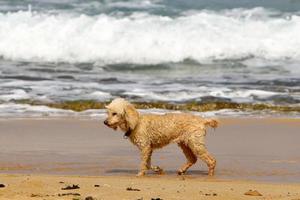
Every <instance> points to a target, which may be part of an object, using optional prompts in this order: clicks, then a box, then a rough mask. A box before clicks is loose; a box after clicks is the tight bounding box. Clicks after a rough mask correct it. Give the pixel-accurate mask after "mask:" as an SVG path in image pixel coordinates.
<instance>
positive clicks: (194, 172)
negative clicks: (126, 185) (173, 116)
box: [105, 169, 207, 176]
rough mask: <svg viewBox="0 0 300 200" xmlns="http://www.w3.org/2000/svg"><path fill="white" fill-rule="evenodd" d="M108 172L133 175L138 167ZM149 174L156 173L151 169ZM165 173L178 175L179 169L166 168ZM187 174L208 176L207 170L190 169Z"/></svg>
mask: <svg viewBox="0 0 300 200" xmlns="http://www.w3.org/2000/svg"><path fill="white" fill-rule="evenodd" d="M105 173H106V174H123V175H126V174H127V175H128V174H130V175H132V174H137V173H138V170H136V169H111V170H106V171H105ZM148 174H156V173H155V172H153V171H151V170H149V172H148ZM164 174H167V175H174V174H176V175H177V171H176V170H166V171H164ZM185 175H203V176H207V171H200V170H190V171H188V172H186V173H185Z"/></svg>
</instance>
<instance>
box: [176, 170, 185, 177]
mask: <svg viewBox="0 0 300 200" xmlns="http://www.w3.org/2000/svg"><path fill="white" fill-rule="evenodd" d="M184 173H185V172H184V171H181V170H179V171H177V174H178V175H179V176H181V175H184Z"/></svg>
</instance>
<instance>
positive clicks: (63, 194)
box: [58, 192, 81, 197]
mask: <svg viewBox="0 0 300 200" xmlns="http://www.w3.org/2000/svg"><path fill="white" fill-rule="evenodd" d="M58 196H59V197H63V196H81V194H79V193H71V192H70V193H62V194H58Z"/></svg>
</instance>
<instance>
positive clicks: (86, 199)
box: [85, 196, 96, 200]
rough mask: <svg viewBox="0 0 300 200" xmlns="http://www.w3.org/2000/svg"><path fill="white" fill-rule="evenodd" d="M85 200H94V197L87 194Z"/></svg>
mask: <svg viewBox="0 0 300 200" xmlns="http://www.w3.org/2000/svg"><path fill="white" fill-rule="evenodd" d="M85 200H96V199H95V198H94V197H92V196H88V197H86V198H85Z"/></svg>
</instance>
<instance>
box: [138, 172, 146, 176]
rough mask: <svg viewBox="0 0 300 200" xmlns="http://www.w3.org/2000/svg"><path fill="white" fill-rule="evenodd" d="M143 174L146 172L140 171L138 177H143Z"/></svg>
mask: <svg viewBox="0 0 300 200" xmlns="http://www.w3.org/2000/svg"><path fill="white" fill-rule="evenodd" d="M142 176H145V172H139V173H138V174H137V175H136V177H142Z"/></svg>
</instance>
